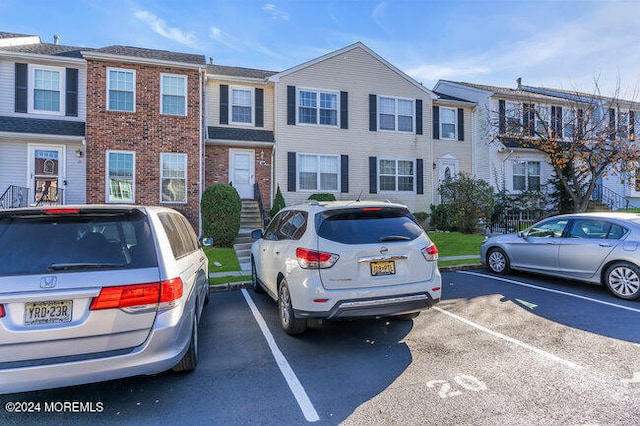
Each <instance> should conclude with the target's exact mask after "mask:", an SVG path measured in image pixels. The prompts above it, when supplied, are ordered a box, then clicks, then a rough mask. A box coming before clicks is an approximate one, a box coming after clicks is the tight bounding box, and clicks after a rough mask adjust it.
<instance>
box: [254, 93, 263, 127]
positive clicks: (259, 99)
mask: <svg viewBox="0 0 640 426" xmlns="http://www.w3.org/2000/svg"><path fill="white" fill-rule="evenodd" d="M255 97H256V119H255V123H256V127H264V89H256V92H255Z"/></svg>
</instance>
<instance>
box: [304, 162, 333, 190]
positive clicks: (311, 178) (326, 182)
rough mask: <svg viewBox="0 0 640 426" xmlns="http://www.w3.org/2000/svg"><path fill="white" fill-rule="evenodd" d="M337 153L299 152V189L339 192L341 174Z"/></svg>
mask: <svg viewBox="0 0 640 426" xmlns="http://www.w3.org/2000/svg"><path fill="white" fill-rule="evenodd" d="M339 164H340V158H339V157H338V156H337V155H314V154H298V182H299V184H298V185H299V187H298V189H299V190H301V191H329V192H337V191H339V190H340V188H339V187H338V182H339V179H338V177H339V175H340V165H339Z"/></svg>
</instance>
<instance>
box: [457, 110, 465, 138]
mask: <svg viewBox="0 0 640 426" xmlns="http://www.w3.org/2000/svg"><path fill="white" fill-rule="evenodd" d="M458 140H459V141H463V140H464V110H463V109H462V108H458Z"/></svg>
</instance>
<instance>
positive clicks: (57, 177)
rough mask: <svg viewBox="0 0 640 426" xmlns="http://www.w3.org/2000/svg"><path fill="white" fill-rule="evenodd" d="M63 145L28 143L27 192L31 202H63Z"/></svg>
mask: <svg viewBox="0 0 640 426" xmlns="http://www.w3.org/2000/svg"><path fill="white" fill-rule="evenodd" d="M64 156H65V147H64V146H61V145H29V177H28V180H29V193H30V198H31V202H32V203H38V202H40V203H41V204H64V191H63V189H64V183H65V182H64V179H65V178H64V176H65V170H64V169H65V161H64Z"/></svg>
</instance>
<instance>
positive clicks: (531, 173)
mask: <svg viewBox="0 0 640 426" xmlns="http://www.w3.org/2000/svg"><path fill="white" fill-rule="evenodd" d="M513 190H514V191H539V190H540V162H539V161H525V160H514V161H513Z"/></svg>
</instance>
